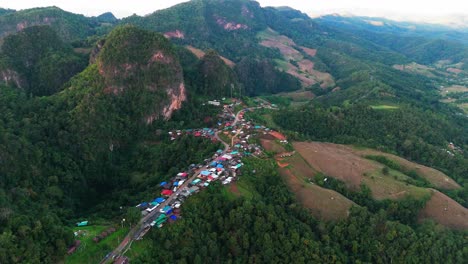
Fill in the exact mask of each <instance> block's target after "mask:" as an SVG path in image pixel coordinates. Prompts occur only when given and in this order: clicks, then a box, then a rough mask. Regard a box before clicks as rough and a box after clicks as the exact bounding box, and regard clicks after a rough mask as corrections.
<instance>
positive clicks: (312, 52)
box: [300, 46, 317, 57]
mask: <svg viewBox="0 0 468 264" xmlns="http://www.w3.org/2000/svg"><path fill="white" fill-rule="evenodd" d="M300 48H301V49H302V50H303V51H304V52H305V53H306V54H307V55H309V56H311V57H315V55H317V49H311V48H306V47H304V46H301V47H300Z"/></svg>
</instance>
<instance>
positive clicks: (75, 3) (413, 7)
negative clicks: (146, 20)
mask: <svg viewBox="0 0 468 264" xmlns="http://www.w3.org/2000/svg"><path fill="white" fill-rule="evenodd" d="M181 2H186V0H185V1H184V0H0V7H4V8H13V9H25V8H31V7H41V6H52V5H55V6H58V7H60V8H62V9H64V10H67V11H71V12H74V13H81V14H84V15H87V16H95V15H99V14H101V13H103V12H106V11H111V12H112V13H114V15H115V16H117V17H119V18H121V17H126V16H129V15H132V14H134V13H136V14H138V15H145V14H149V13H152V12H153V11H155V10H158V9H162V8H167V7H169V6H172V5H175V4H178V3H181ZM258 2H260V4H261V5H262V6H285V5H287V6H291V7H293V8H296V9H299V10H301V11H303V12H305V13H308V14H310V15H320V14H329V13H341V14H344V13H351V14H356V15H368V16H385V17H389V18H394V19H407V20H429V21H430V20H431V18H433V17H440V16H447V15H452V14H457V15H467V16H468V0H300V1H297V0H296V1H294V0H258Z"/></svg>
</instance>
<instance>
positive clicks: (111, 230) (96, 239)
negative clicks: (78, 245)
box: [93, 227, 115, 243]
mask: <svg viewBox="0 0 468 264" xmlns="http://www.w3.org/2000/svg"><path fill="white" fill-rule="evenodd" d="M114 232H115V228H113V227H109V228H108V229H107V230H106V231H102V232H101V234H99V235H97V236H95V237H94V238H93V241H94V242H95V243H99V242H101V241H102V240H103V239H105V238H106V237H108V236H110V235H111V234H113V233H114Z"/></svg>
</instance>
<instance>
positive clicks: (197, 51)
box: [185, 46, 236, 68]
mask: <svg viewBox="0 0 468 264" xmlns="http://www.w3.org/2000/svg"><path fill="white" fill-rule="evenodd" d="M185 47H186V48H187V49H188V50H190V51H191V52H192V53H193V54H194V55H195V56H197V58H199V59H201V58H203V56H205V52H204V51H203V50H201V49H197V48H195V47H192V46H185ZM219 57H220V58H221V59H222V60H223V61H224V63H226V65H228V66H229V67H231V68H232V67H234V66H235V65H236V64H235V63H234V62H233V61H231V60H229V59H228V58H225V57H223V56H219Z"/></svg>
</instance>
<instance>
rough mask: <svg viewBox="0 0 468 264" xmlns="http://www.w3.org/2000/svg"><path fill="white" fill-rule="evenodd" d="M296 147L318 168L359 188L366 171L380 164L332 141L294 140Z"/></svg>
mask: <svg viewBox="0 0 468 264" xmlns="http://www.w3.org/2000/svg"><path fill="white" fill-rule="evenodd" d="M293 146H294V148H295V149H296V151H298V152H299V154H301V156H302V157H304V159H305V160H306V161H307V163H309V165H310V166H312V167H313V168H315V169H316V170H318V171H320V172H323V173H324V174H326V175H329V176H331V177H334V178H337V179H339V180H341V181H343V182H345V183H346V184H347V185H348V187H350V188H352V189H358V188H359V186H360V184H361V182H362V179H363V175H364V173H365V172H369V171H374V170H377V169H378V166H377V165H375V164H372V163H371V162H367V161H365V160H364V159H362V158H361V157H359V156H357V155H355V154H353V153H352V152H351V151H350V148H349V147H346V146H343V145H337V144H331V143H319V142H294V143H293Z"/></svg>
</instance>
